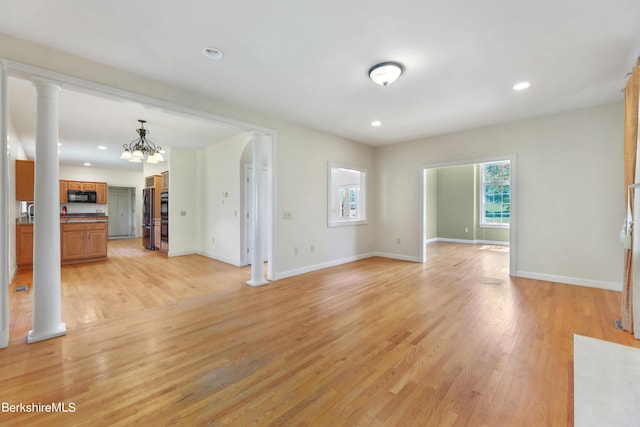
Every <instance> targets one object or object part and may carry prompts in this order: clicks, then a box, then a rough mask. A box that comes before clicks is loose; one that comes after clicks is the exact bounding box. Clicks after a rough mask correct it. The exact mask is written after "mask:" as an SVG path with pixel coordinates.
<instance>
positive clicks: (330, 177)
mask: <svg viewBox="0 0 640 427" xmlns="http://www.w3.org/2000/svg"><path fill="white" fill-rule="evenodd" d="M340 171H347V172H358V173H359V177H358V179H356V180H354V181H353V182H339V181H338V180H337V178H335V177H336V176H337V174H339V172H340ZM340 190H344V191H345V200H346V204H347V207H346V210H345V212H344V214H343V211H342V209H341V204H340ZM351 190H353V191H355V193H356V194H355V206H354V209H351V208H350V205H351V203H350V192H351ZM352 215H354V216H352ZM359 224H367V169H365V168H359V167H354V166H349V165H343V164H338V163H333V162H329V163H328V164H327V226H329V227H342V226H347V225H359Z"/></svg>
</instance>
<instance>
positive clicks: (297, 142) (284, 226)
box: [276, 124, 376, 277]
mask: <svg viewBox="0 0 640 427" xmlns="http://www.w3.org/2000/svg"><path fill="white" fill-rule="evenodd" d="M278 130H279V135H278V160H277V165H278V170H277V177H276V178H277V195H278V200H277V212H276V215H277V222H278V238H277V242H278V248H277V251H278V254H277V257H278V268H279V270H278V274H277V277H285V276H289V275H293V274H298V273H302V272H305V271H309V270H312V269H315V268H320V267H323V266H328V265H333V264H338V263H341V262H345V261H348V260H352V259H356V258H360V257H364V256H367V255H370V254H371V253H373V252H374V251H375V247H374V230H375V224H376V215H375V210H374V209H373V207H374V204H375V200H376V186H375V184H374V183H375V182H376V181H375V172H374V171H375V155H374V152H375V150H374V148H373V147H370V146H367V145H364V144H359V143H356V142H350V141H347V140H344V139H342V138H339V137H336V136H332V135H329V134H326V133H322V132H319V131H314V130H311V129H307V128H303V127H300V126H295V125H284V124H282V125H281V126H279V128H278ZM328 162H334V163H339V164H345V165H351V166H353V167H358V168H363V169H367V171H368V173H367V186H368V190H367V192H368V197H367V220H368V224H361V225H350V226H344V227H327V191H328V185H327V182H328V178H327V163H328ZM285 211H286V212H290V213H291V219H284V218H283V212H285ZM312 245H313V247H314V251H311V246H312ZM296 249H297V250H298V254H297V255H296V254H295V251H296Z"/></svg>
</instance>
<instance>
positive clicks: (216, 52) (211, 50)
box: [202, 47, 223, 59]
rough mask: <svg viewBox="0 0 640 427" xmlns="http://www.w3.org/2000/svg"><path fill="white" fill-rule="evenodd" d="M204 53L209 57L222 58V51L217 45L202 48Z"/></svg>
mask: <svg viewBox="0 0 640 427" xmlns="http://www.w3.org/2000/svg"><path fill="white" fill-rule="evenodd" d="M202 54H203V55H204V56H205V57H207V58H209V59H222V56H223V54H222V51H221V50H220V49H216V48H215V47H205V48H204V49H202Z"/></svg>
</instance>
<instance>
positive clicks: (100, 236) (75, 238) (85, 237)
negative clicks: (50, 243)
mask: <svg viewBox="0 0 640 427" xmlns="http://www.w3.org/2000/svg"><path fill="white" fill-rule="evenodd" d="M107 236H108V233H107V223H106V222H83V223H67V224H61V236H60V241H61V261H62V262H63V263H66V262H70V261H71V262H77V261H96V260H100V259H105V258H107Z"/></svg>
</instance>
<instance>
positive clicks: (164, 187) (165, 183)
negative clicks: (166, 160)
mask: <svg viewBox="0 0 640 427" xmlns="http://www.w3.org/2000/svg"><path fill="white" fill-rule="evenodd" d="M160 175H161V176H162V185H161V189H162V191H169V171H164V172H162V173H161V174H160Z"/></svg>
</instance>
